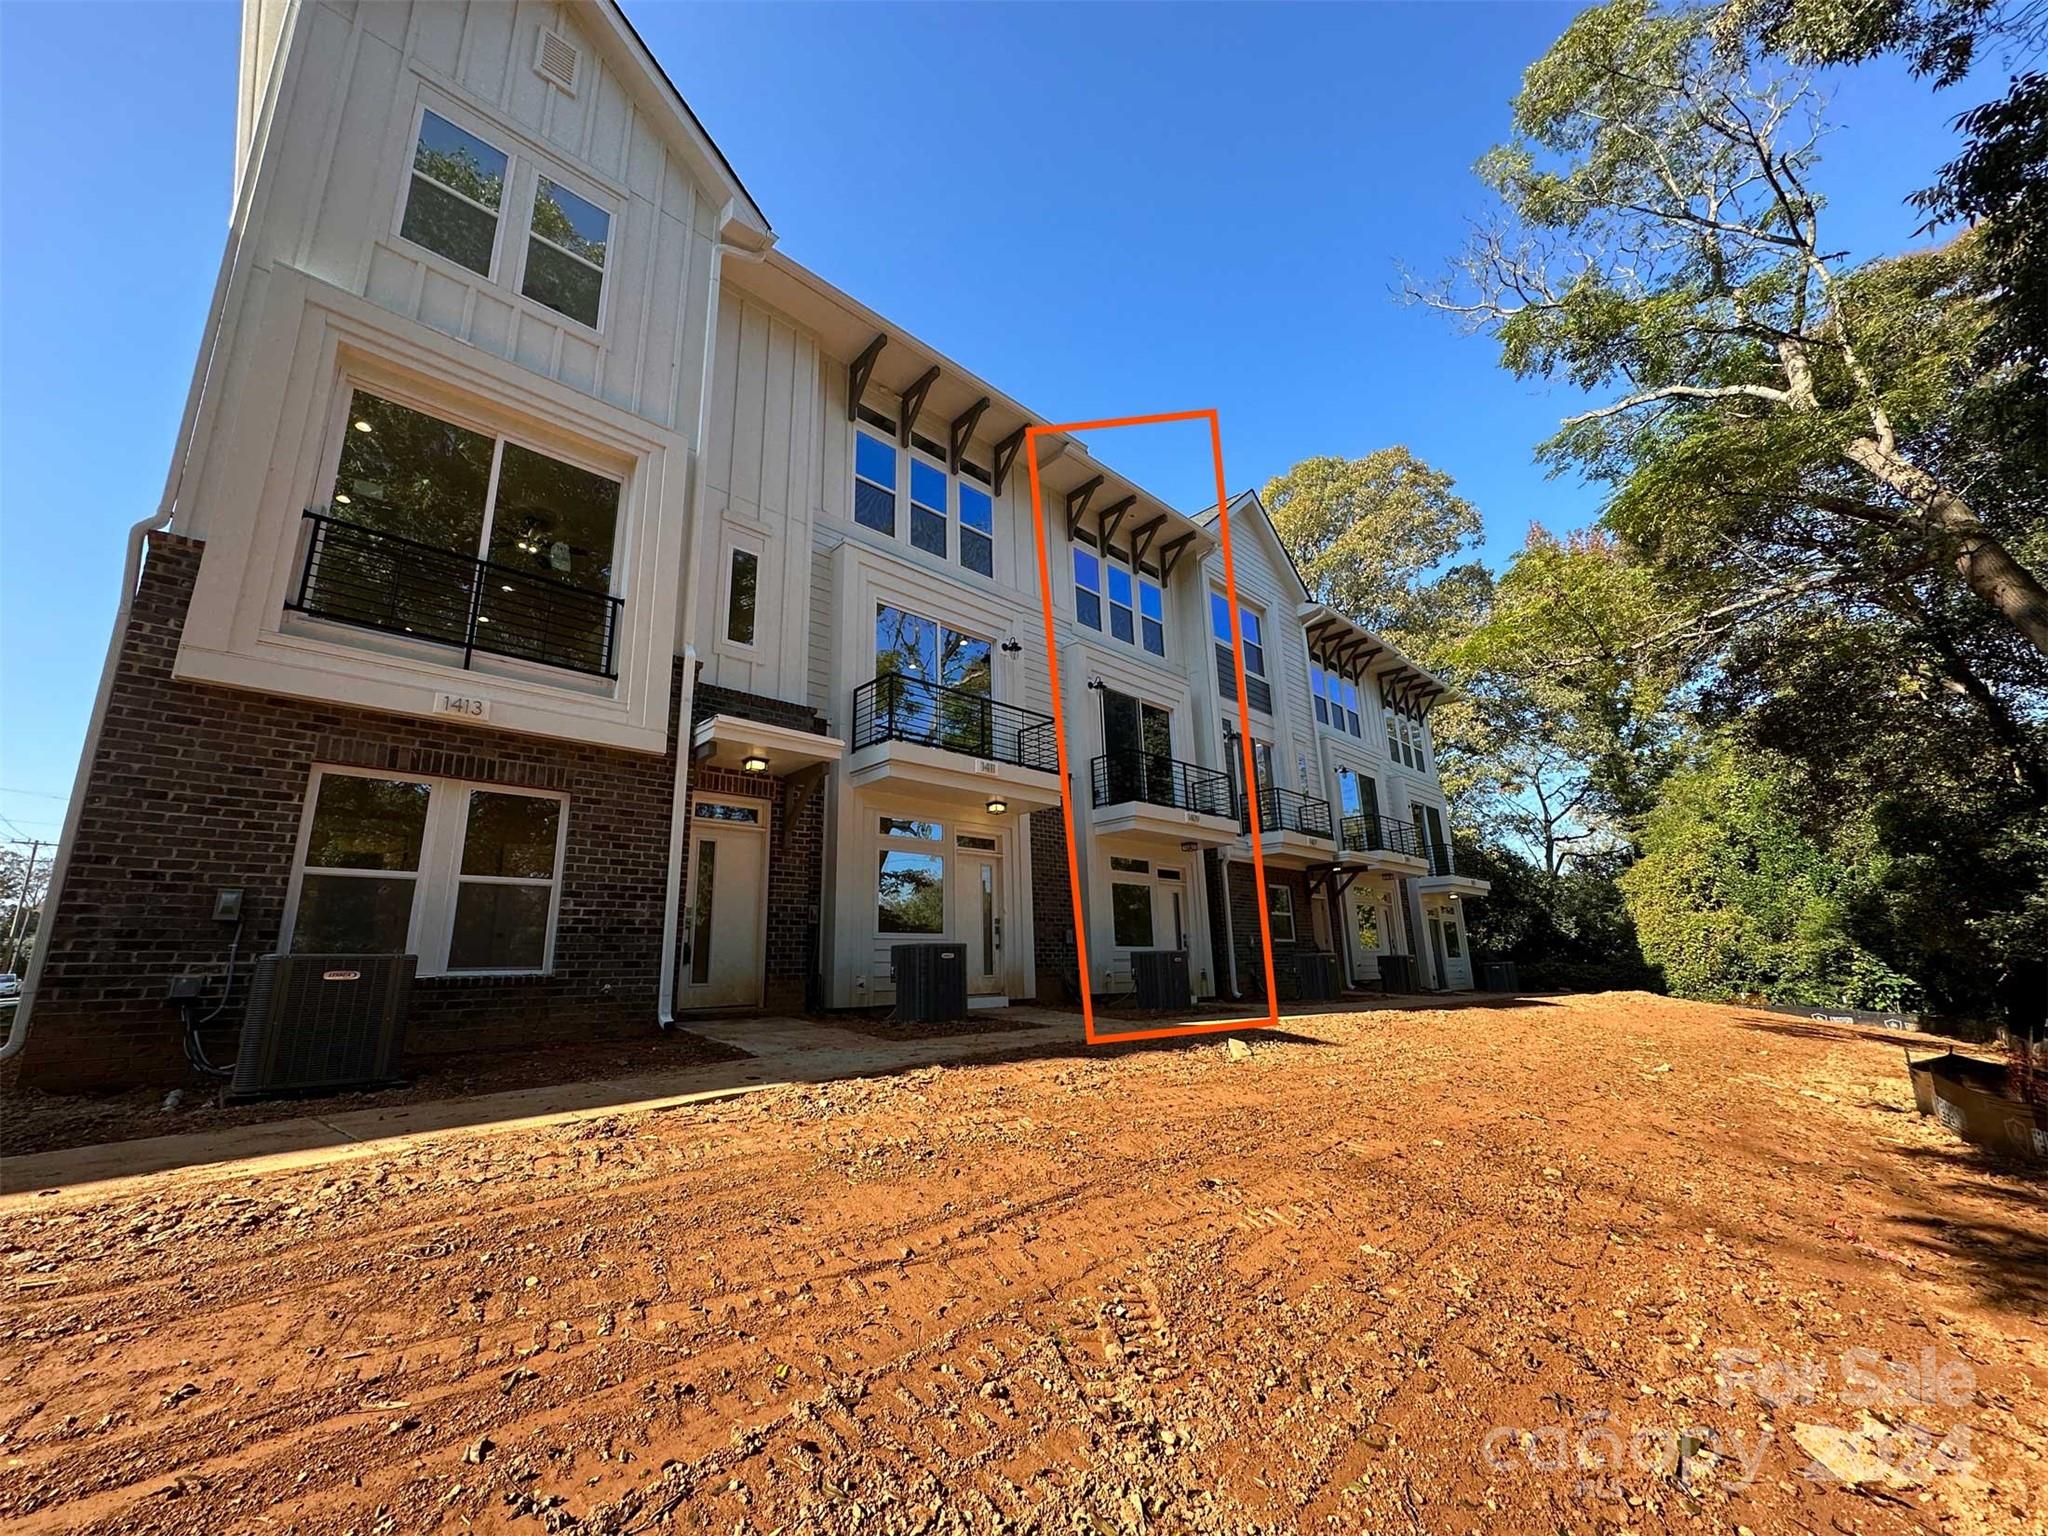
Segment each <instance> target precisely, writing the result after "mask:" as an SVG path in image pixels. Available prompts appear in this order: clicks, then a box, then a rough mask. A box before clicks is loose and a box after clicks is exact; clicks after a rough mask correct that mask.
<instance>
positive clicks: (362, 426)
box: [356, 417, 377, 432]
mask: <svg viewBox="0 0 2048 1536" xmlns="http://www.w3.org/2000/svg"><path fill="white" fill-rule="evenodd" d="M356 430H357V431H358V432H374V431H376V430H377V429H376V428H375V427H373V426H371V425H370V424H369V423H368V422H367V421H364V420H363V419H362V418H360V417H358V418H357V419H356Z"/></svg>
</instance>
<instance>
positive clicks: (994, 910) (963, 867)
mask: <svg viewBox="0 0 2048 1536" xmlns="http://www.w3.org/2000/svg"><path fill="white" fill-rule="evenodd" d="M957 864H958V874H957V875H956V876H955V878H954V891H955V895H954V898H953V899H954V911H953V930H954V932H956V933H958V934H959V935H960V936H961V938H963V939H964V940H966V943H967V990H968V991H969V992H970V993H974V994H976V995H978V996H982V997H991V996H997V995H1000V994H1001V992H1002V991H1003V862H1002V860H1001V859H1000V858H998V857H996V856H995V855H993V854H984V853H962V854H960V856H959V859H958V861H957Z"/></svg>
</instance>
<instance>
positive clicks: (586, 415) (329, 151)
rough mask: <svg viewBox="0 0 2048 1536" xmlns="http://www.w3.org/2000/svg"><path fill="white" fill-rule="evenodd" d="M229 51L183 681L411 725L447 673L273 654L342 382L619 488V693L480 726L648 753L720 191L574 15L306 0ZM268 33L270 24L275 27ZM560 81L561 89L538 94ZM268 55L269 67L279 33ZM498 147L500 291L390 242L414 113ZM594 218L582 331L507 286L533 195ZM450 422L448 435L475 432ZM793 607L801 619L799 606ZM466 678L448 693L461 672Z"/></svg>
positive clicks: (661, 714) (515, 709) (401, 662)
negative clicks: (505, 159)
mask: <svg viewBox="0 0 2048 1536" xmlns="http://www.w3.org/2000/svg"><path fill="white" fill-rule="evenodd" d="M277 11H278V8H277V7H275V6H269V5H266V6H264V7H263V8H262V9H261V10H260V11H259V13H257V16H256V20H257V22H259V23H261V24H260V25H256V26H253V27H251V28H250V30H249V33H248V37H249V38H251V39H253V41H249V42H247V43H246V44H245V60H244V73H245V89H248V88H249V87H250V86H251V85H252V84H254V85H257V86H258V87H259V88H260V90H261V91H262V92H263V93H264V95H263V98H262V100H261V101H260V102H259V103H258V104H257V106H256V108H255V109H253V110H248V109H245V111H244V113H243V117H244V127H243V132H244V134H246V135H247V136H248V137H247V146H248V147H247V150H246V153H247V154H248V156H249V157H250V158H249V160H248V175H249V176H250V177H251V178H252V179H251V180H250V181H249V184H248V186H247V187H246V188H245V189H244V192H243V202H242V205H241V206H242V217H243V221H244V227H243V232H242V243H241V247H240V250H239V252H238V253H237V256H236V262H235V276H234V279H233V281H232V282H231V284H230V287H229V289H228V295H227V299H226V301H225V303H224V306H223V310H222V314H221V317H220V321H219V331H218V336H219V341H218V349H219V350H218V355H217V357H216V359H215V363H214V366H213V368H212V370H211V378H210V380H209V382H208V384H207V386H206V389H207V393H206V395H205V396H204V397H202V404H201V411H200V417H199V422H198V426H197V429H196V430H195V433H194V437H193V441H192V445H191V452H190V456H189V458H188V459H187V461H186V462H185V464H184V465H183V467H182V475H181V490H180V495H179V505H178V511H177V523H176V526H177V527H178V528H179V530H180V531H182V532H185V533H188V534H190V535H193V536H195V537H199V538H202V539H204V540H206V541H207V545H208V549H207V555H206V559H205V560H204V561H203V562H202V567H201V577H200V582H201V595H202V597H204V598H205V601H204V602H198V601H195V603H194V605H193V612H194V623H193V624H192V625H191V626H189V627H188V633H187V637H186V644H185V646H184V648H183V650H181V654H180V662H179V671H180V675H183V676H188V677H192V678H195V679H199V680H207V681H214V682H221V683H228V684H230V685H234V686H241V687H251V688H261V689H264V690H266V691H274V692H279V693H285V694H295V695H299V696H306V697H314V698H320V699H334V700H337V701H340V702H348V703H356V704H360V705H364V706H366V707H371V708H379V709H387V710H394V711H398V712H410V711H411V710H413V709H415V708H417V707H419V701H420V700H422V699H424V698H426V697H428V696H429V695H430V693H431V691H432V688H431V685H432V683H433V681H434V679H435V676H436V674H439V675H440V686H442V687H445V686H446V685H447V683H448V681H449V680H450V674H449V669H448V668H447V666H446V664H445V662H442V663H436V662H434V661H433V660H432V659H431V658H427V659H421V658H418V657H412V656H407V655H405V654H403V652H402V651H395V650H393V649H391V648H385V649H382V650H380V649H379V648H377V647H375V646H374V645H372V646H369V647H367V648H364V647H358V648H357V649H356V651H355V652H354V654H353V656H351V655H350V652H349V649H348V647H347V645H346V644H345V643H343V642H342V641H341V640H338V639H330V638H329V637H324V636H317V635H316V636H311V637H309V636H308V635H306V634H303V633H286V632H285V631H286V629H287V628H288V627H289V626H287V625H285V623H284V621H283V618H282V609H283V604H284V600H285V598H286V596H287V594H288V592H289V590H290V581H291V570H290V568H291V567H292V566H293V564H294V563H295V561H296V558H297V556H296V548H297V544H296V540H297V537H298V522H299V513H300V511H301V510H302V509H303V508H304V507H305V506H306V505H309V504H311V503H312V502H313V501H315V500H316V499H317V498H318V496H319V495H320V490H321V486H322V484H323V483H324V478H323V477H324V475H325V473H326V472H327V471H328V470H329V469H330V468H331V464H329V463H328V462H327V461H328V460H330V459H331V457H332V454H333V451H334V445H333V443H332V442H331V441H330V439H331V438H332V436H333V426H332V422H333V419H334V418H335V415H336V413H337V412H338V411H340V410H341V409H342V405H343V404H344V403H345V402H344V401H343V400H342V391H343V390H344V389H345V387H346V384H347V380H348V379H349V378H350V377H352V376H356V375H357V372H358V370H357V365H358V364H363V365H365V366H367V367H370V368H372V369H373V370H386V371H388V372H389V374H390V375H392V376H393V377H395V378H398V379H401V380H402V381H403V383H404V384H405V385H406V386H408V387H411V388H413V389H414V391H415V393H416V394H417V397H418V399H419V401H420V402H421V403H425V404H429V405H432V404H437V403H442V402H445V404H446V409H447V410H448V413H449V414H451V415H455V416H456V417H457V419H468V420H473V421H476V422H478V423H480V424H483V425H490V424H492V423H497V424H499V425H500V426H501V428H502V429H504V430H515V431H516V430H525V431H527V432H528V433H529V434H530V435H531V436H533V437H535V438H537V439H539V440H541V441H543V442H545V441H547V440H548V439H550V438H552V439H554V440H555V441H558V442H559V443H561V444H562V445H563V446H564V448H565V449H566V450H569V451H570V456H572V457H575V456H579V455H580V457H581V458H582V460H583V461H585V462H589V463H592V464H594V465H600V466H606V467H608V468H609V467H610V466H616V467H617V469H618V471H619V472H620V473H621V475H622V477H623V478H624V480H625V482H626V488H625V492H624V494H623V496H622V505H621V511H620V526H619V531H618V534H617V536H616V542H615V548H614V568H615V571H616V572H617V573H619V580H618V582H617V585H616V588H615V590H616V591H617V592H618V594H619V595H620V596H622V597H623V598H624V599H625V607H624V611H623V623H622V632H621V637H620V640H621V643H620V647H619V651H620V656H619V677H618V679H617V682H616V684H604V685H602V686H600V687H598V688H596V689H592V688H590V687H585V686H580V685H575V684H573V683H567V682H565V681H564V680H561V679H551V678H545V677H540V678H536V677H530V676H519V675H511V676H493V677H489V678H486V679H481V680H479V681H478V687H480V688H482V687H483V686H484V684H485V683H488V688H487V690H486V691H488V692H489V693H491V694H492V695H493V697H494V711H493V717H492V718H493V724H496V725H503V726H506V727H508V728H510V729H514V730H527V731H533V732H535V733H538V734H545V735H557V736H568V737H571V738H574V739H579V740H589V741H598V742H604V743H607V744H611V745H618V746H627V747H634V748H639V749H643V750H651V751H660V750H662V749H663V747H664V745H665V737H666V726H667V719H666V715H667V705H668V688H669V677H670V673H671V669H672V666H673V658H674V655H675V652H676V650H677V649H678V640H679V638H681V628H682V625H681V620H680V618H679V607H680V598H681V594H680V592H679V590H678V589H679V585H680V583H679V579H678V578H679V576H680V573H681V570H682V565H683V555H684V535H685V523H686V514H687V507H688V502H689V497H688V487H689V477H690V462H691V450H692V449H693V448H694V447H695V446H696V445H695V443H694V441H693V440H694V438H695V436H696V434H697V431H698V427H699V422H700V415H701V413H700V404H701V393H702V390H703V387H704V379H705V367H704V347H705V339H706V336H707V333H708V320H709V314H708V309H709V301H710V293H711V276H712V271H713V266H714V260H715V251H716V241H717V238H718V234H719V230H720V221H721V220H722V219H723V218H725V217H727V216H728V215H729V214H730V211H731V209H732V207H733V206H734V204H733V202H732V193H731V190H730V188H729V187H727V186H724V185H721V184H715V183H714V182H708V181H707V180H706V177H707V175H711V174H712V173H709V172H707V171H705V169H704V167H705V164H706V162H705V161H704V160H703V159H702V158H701V153H700V157H699V158H698V159H696V160H694V161H693V160H692V158H691V156H692V153H693V145H696V144H698V143H699V142H700V141H696V140H693V139H691V138H690V137H689V134H690V133H691V132H693V131H694V130H690V129H688V128H686V127H685V126H684V125H683V124H681V123H680V121H679V119H678V118H677V116H676V114H675V109H674V108H673V106H672V104H671V103H670V102H669V101H667V100H665V99H663V98H662V97H661V96H660V95H659V94H658V93H657V92H656V91H654V90H653V89H651V88H650V87H649V86H648V84H647V82H646V80H645V78H644V77H643V76H635V75H632V74H630V73H622V68H623V69H624V70H627V71H631V70H633V69H634V68H635V67H636V66H635V65H634V64H633V58H632V56H631V55H628V54H622V53H620V52H619V49H620V47H621V44H620V43H619V40H618V38H617V37H616V36H614V35H611V34H608V33H606V32H605V31H603V29H604V28H607V27H609V26H610V25H611V24H610V23H609V22H608V21H607V20H606V19H605V18H603V17H602V16H600V15H598V14H596V13H595V11H594V9H593V8H591V7H587V6H583V5H579V4H575V3H527V0H477V3H463V0H411V3H407V0H361V3H349V0H308V3H306V4H304V5H303V6H302V7H300V8H299V10H298V13H297V15H296V17H295V18H293V17H290V16H289V15H288V14H285V15H284V17H283V19H282V20H280V18H279V16H278V15H277V14H274V13H276V12H277ZM266 18H267V19H266ZM544 33H552V34H554V35H555V37H556V38H558V39H559V40H560V41H562V42H565V43H566V44H567V45H568V47H569V48H570V49H572V50H573V51H574V56H573V59H571V58H569V57H568V56H567V55H565V54H564V53H563V52H562V50H561V49H560V48H559V47H557V48H556V49H555V50H554V53H553V59H552V62H553V63H554V64H555V65H557V66H561V65H565V64H566V65H568V66H570V68H571V69H572V70H573V91H571V90H567V89H563V88H562V86H561V85H560V84H558V83H556V81H554V80H551V79H550V78H548V77H547V76H545V75H544V74H543V73H542V72H541V71H540V69H539V68H538V67H537V64H538V63H539V62H540V60H541V57H542V55H541V52H540V49H541V43H542V39H543V34H544ZM273 36H274V37H275V38H276V39H277V43H276V47H277V48H278V50H279V51H278V52H277V54H276V57H275V58H273V59H271V60H270V61H269V62H268V64H267V67H266V66H265V61H264V60H263V58H262V51H263V49H264V48H266V47H269V46H271V44H270V42H269V39H270V38H271V37H273ZM423 108H425V109H431V110H433V111H435V112H437V113H439V114H440V115H442V116H443V117H446V118H447V119H448V120H450V121H451V122H454V123H456V124H457V125H458V126H459V127H462V128H464V129H466V130H468V131H470V132H472V133H475V134H477V135H478V136H479V137H481V138H483V139H485V140H486V141H487V142H489V143H491V144H492V145H493V146H494V147H496V148H497V149H500V150H502V151H504V152H505V153H506V154H507V155H508V156H509V157H510V174H509V178H508V183H507V185H506V187H505V191H504V196H503V203H502V207H501V210H500V218H499V227H498V237H497V240H498V244H497V253H496V256H495V258H494V260H493V263H492V270H491V272H490V273H489V274H487V275H480V274H478V273H475V272H473V271H470V270H469V269H468V268H466V267H464V266H462V265H460V264H459V263H456V262H454V261H451V260H448V259H445V258H443V257H441V256H439V255H437V254H436V253H434V252H432V251H429V250H427V249H425V248H423V247H420V246H416V245H413V244H412V243H411V242H409V241H406V240H405V239H403V238H402V237H401V236H400V235H399V234H398V229H399V225H400V221H401V218H402V215H403V210H404V206H405V198H406V194H407V189H408V187H409V185H410V180H411V165H412V154H413V146H414V142H415V136H416V134H417V131H418V125H419V122H420V114H421V111H422V109H423ZM543 175H544V176H547V177H548V178H550V179H551V180H554V181H556V182H558V183H559V184H561V185H563V186H564V187H566V188H568V189H569V190H571V191H573V192H575V193H577V194H579V195H581V196H584V197H586V198H588V199H589V200H590V201H592V202H594V203H596V204H598V205H599V206H600V207H602V208H604V209H605V210H606V211H607V212H608V213H609V215H610V218H611V225H610V228H609V230H608V238H607V245H606V252H605V264H604V285H603V300H602V309H601V312H600V315H599V323H598V326H597V327H595V328H593V327H589V326H585V325H583V324H581V323H580V322H578V321H576V320H573V319H570V318H569V317H567V316H565V315H562V314H559V313H557V312H556V311H554V310H552V309H549V308H547V307H546V306H544V305H542V304H540V303H538V302H537V301H534V300H531V299H528V298H526V297H524V296H523V295H522V294H521V293H520V292H519V290H518V281H519V274H520V273H521V271H522V270H523V266H524V261H523V257H524V251H523V249H522V247H523V244H524V242H525V241H526V240H527V224H528V216H529V214H530V211H531V208H532V203H533V199H534V195H535V190H536V184H537V178H538V177H539V176H543ZM465 413H466V414H465ZM798 606H800V605H798ZM454 676H455V678H456V680H458V681H460V680H461V678H460V674H454Z"/></svg>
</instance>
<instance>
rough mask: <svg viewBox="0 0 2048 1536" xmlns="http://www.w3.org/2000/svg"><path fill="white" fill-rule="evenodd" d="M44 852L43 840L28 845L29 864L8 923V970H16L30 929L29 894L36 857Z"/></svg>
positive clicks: (35, 840) (22, 874) (34, 875)
mask: <svg viewBox="0 0 2048 1536" xmlns="http://www.w3.org/2000/svg"><path fill="white" fill-rule="evenodd" d="M42 851H43V843H42V839H41V838H31V839H30V840H29V845H28V862H27V863H26V864H24V865H23V866H22V868H21V889H20V890H19V891H17V892H15V895H14V916H13V917H12V918H10V919H9V920H8V923H7V969H8V970H9V971H12V970H13V969H14V961H15V957H16V956H18V955H19V954H20V953H21V940H22V936H23V934H24V933H26V932H27V929H28V893H29V887H30V886H31V885H33V884H34V883H35V878H36V855H37V854H39V853H41V852H42Z"/></svg>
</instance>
